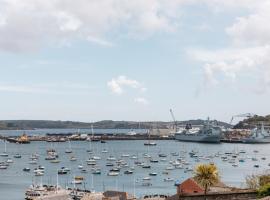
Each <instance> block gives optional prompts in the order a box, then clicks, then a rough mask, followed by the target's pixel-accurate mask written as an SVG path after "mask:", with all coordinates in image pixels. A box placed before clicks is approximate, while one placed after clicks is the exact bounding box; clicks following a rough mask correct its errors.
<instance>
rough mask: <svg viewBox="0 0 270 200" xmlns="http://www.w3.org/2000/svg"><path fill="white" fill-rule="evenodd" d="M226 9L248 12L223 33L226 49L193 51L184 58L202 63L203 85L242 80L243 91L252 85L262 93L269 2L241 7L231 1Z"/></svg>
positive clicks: (269, 40) (268, 62) (268, 71)
mask: <svg viewBox="0 0 270 200" xmlns="http://www.w3.org/2000/svg"><path fill="white" fill-rule="evenodd" d="M223 2H225V1H223ZM226 2H227V1H226ZM227 3H229V2H227ZM217 5H218V4H216V6H217ZM227 6H228V5H227ZM229 6H235V7H242V8H248V9H249V12H248V14H247V15H246V16H242V17H238V18H236V19H235V21H234V23H233V24H232V25H231V26H229V27H227V28H226V29H225V31H226V33H227V34H228V36H229V37H230V39H231V44H230V46H229V47H226V48H223V49H219V50H206V49H193V50H189V51H188V54H189V55H190V57H192V58H194V59H196V60H198V61H200V62H202V63H203V69H204V80H205V83H206V85H216V84H217V83H219V82H221V81H223V80H224V78H227V79H228V78H229V79H230V80H232V81H241V78H242V77H243V76H246V77H249V82H248V83H247V84H246V85H247V87H250V85H252V86H253V87H254V88H257V89H256V90H257V91H260V92H266V91H267V90H269V89H270V84H269V82H270V78H269V77H270V76H269V75H270V28H269V27H268V26H267V24H268V22H269V21H270V2H269V1H265V0H262V1H251V3H250V4H248V3H247V5H244V4H243V1H240V2H238V1H235V4H234V3H233V2H231V3H230V4H229ZM251 77H252V78H251ZM248 84H250V85H248ZM258 88H259V89H258Z"/></svg>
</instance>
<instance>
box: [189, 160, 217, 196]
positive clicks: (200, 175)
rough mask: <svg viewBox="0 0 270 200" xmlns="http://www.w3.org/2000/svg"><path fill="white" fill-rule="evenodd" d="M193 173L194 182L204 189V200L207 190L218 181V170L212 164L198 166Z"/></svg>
mask: <svg viewBox="0 0 270 200" xmlns="http://www.w3.org/2000/svg"><path fill="white" fill-rule="evenodd" d="M194 173H195V174H194V180H196V181H197V183H199V184H200V185H201V186H202V187H203V188H204V195H205V199H206V194H207V191H208V189H209V188H210V187H211V186H213V185H215V184H216V183H218V182H219V180H220V177H219V172H218V169H217V167H216V165H213V164H199V165H198V166H197V167H196V168H195V172H194Z"/></svg>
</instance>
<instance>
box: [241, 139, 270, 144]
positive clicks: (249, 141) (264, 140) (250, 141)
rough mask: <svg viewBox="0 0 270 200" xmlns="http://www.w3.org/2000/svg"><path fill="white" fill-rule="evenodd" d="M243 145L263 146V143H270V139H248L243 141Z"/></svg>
mask: <svg viewBox="0 0 270 200" xmlns="http://www.w3.org/2000/svg"><path fill="white" fill-rule="evenodd" d="M242 142H243V143H248V144H259V143H260V144H263V143H265V144H266V143H270V138H267V139H263V138H247V139H243V140H242Z"/></svg>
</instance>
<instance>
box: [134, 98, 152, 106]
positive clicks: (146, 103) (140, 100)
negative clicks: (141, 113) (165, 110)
mask: <svg viewBox="0 0 270 200" xmlns="http://www.w3.org/2000/svg"><path fill="white" fill-rule="evenodd" d="M134 102H136V103H138V104H143V105H148V104H149V101H148V100H147V99H145V98H143V97H137V98H135V99H134Z"/></svg>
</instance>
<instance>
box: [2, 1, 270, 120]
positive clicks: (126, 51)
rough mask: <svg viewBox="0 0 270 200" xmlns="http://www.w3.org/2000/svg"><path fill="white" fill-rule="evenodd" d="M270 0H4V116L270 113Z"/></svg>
mask: <svg viewBox="0 0 270 200" xmlns="http://www.w3.org/2000/svg"><path fill="white" fill-rule="evenodd" d="M269 21H270V1H269V0H237V1H235V0H226V1H225V0H224V1H222V0H135V1H131V0H76V1H74V0H49V1H44V0H0V70H1V73H0V75H1V78H0V99H1V104H0V119H52V120H79V121H97V120H102V119H113V120H171V117H170V113H169V109H170V108H172V109H173V110H174V114H175V116H176V118H177V119H178V120H184V119H191V118H206V117H208V116H209V117H211V118H216V119H219V120H224V121H229V120H230V118H231V116H232V115H236V114H242V113H247V112H250V113H256V114H259V115H266V114H269V113H270V104H269V102H270V101H269V100H270V26H269Z"/></svg>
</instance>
